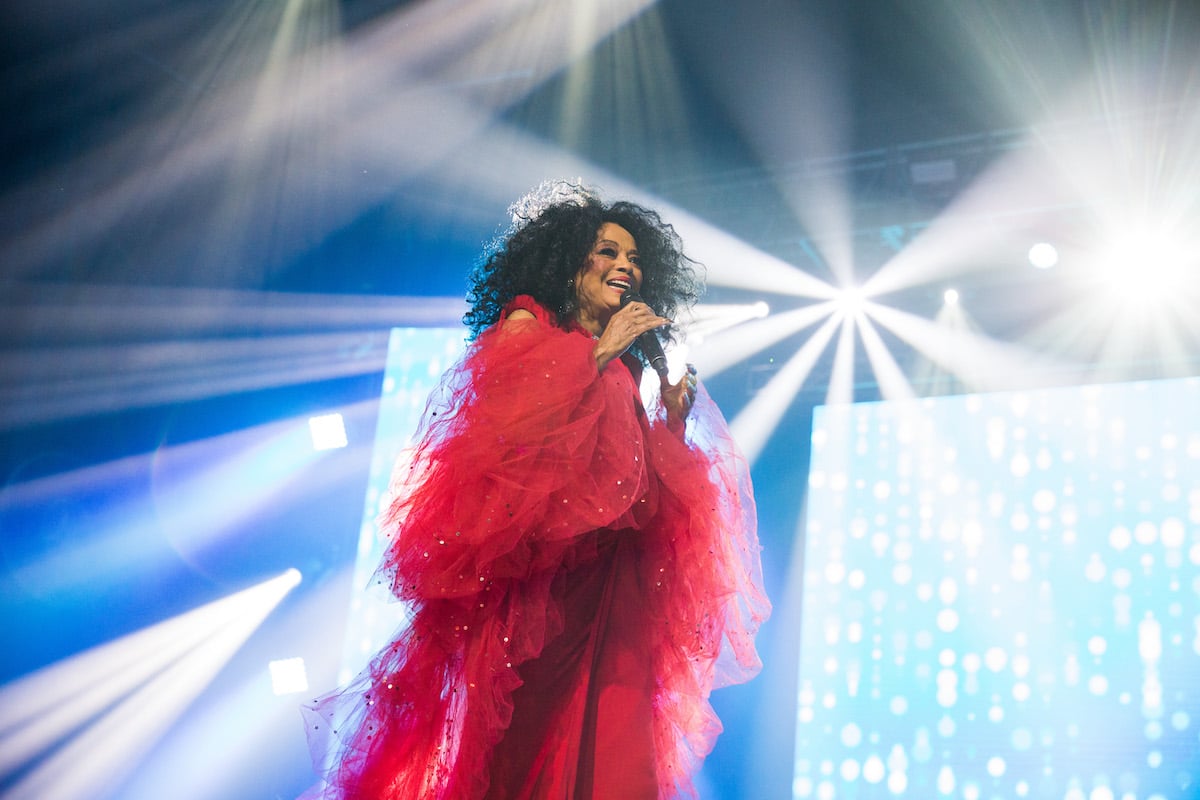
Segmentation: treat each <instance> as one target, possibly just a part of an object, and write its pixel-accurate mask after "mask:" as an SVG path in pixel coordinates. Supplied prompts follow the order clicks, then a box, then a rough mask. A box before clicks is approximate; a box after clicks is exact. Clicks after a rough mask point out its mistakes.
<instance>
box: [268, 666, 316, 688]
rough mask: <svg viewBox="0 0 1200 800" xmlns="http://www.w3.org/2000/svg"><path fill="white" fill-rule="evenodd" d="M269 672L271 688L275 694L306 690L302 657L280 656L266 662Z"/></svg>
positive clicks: (306, 684)
mask: <svg viewBox="0 0 1200 800" xmlns="http://www.w3.org/2000/svg"><path fill="white" fill-rule="evenodd" d="M267 669H269V670H270V672H271V690H272V691H273V692H275V695H276V696H280V695H285V694H299V693H301V692H307V691H308V672H307V671H306V670H305V669H304V659H303V658H282V659H278V660H276V661H272V662H270V663H269V664H267Z"/></svg>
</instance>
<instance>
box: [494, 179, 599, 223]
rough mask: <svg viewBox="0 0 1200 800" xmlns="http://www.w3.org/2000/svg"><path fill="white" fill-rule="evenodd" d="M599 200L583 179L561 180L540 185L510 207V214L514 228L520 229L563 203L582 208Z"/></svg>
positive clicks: (544, 182)
mask: <svg viewBox="0 0 1200 800" xmlns="http://www.w3.org/2000/svg"><path fill="white" fill-rule="evenodd" d="M597 199H599V196H598V194H597V193H596V191H595V190H593V189H591V188H589V187H588V186H586V185H585V184H584V182H583V178H575V179H574V180H565V179H561V178H560V179H558V180H552V181H542V182H541V183H539V184H538V186H537V188H536V189H534V190H533V191H531V192H529V194H527V195H525V196H524V197H522V198H521V199H520V200H517V201H516V202H515V203H513V204H512V205H511V206H509V207H508V213H510V214H512V222H513V227H514V228H519V227H521V226H523V225H525V224H526V223H529V222H532V221H533V220H535V219H537V218H538V217H540V216H541V215H542V212H543V211H545V210H546V209H547V208H549V207H550V206H556V205H561V204H563V203H572V204H574V205H577V206H582V205H586V204H587V203H588V202H589V201H591V200H597Z"/></svg>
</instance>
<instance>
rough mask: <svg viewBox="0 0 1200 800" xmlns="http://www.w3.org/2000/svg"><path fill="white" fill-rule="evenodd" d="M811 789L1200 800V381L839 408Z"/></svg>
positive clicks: (813, 502)
mask: <svg viewBox="0 0 1200 800" xmlns="http://www.w3.org/2000/svg"><path fill="white" fill-rule="evenodd" d="M804 582H805V583H804V591H803V610H802V625H803V628H802V632H801V640H802V643H801V647H802V651H801V669H800V676H799V703H798V708H797V726H798V728H797V740H796V764H795V779H794V787H793V788H794V792H793V793H794V796H795V797H796V798H834V797H836V798H838V799H839V800H846V799H847V798H865V797H888V796H901V795H903V796H906V797H917V798H937V797H955V798H965V799H966V800H976V799H977V798H987V799H988V800H991V799H992V798H1005V799H1009V798H1022V797H1029V798H1037V799H1038V800H1044V799H1045V798H1067V799H1068V800H1113V799H1114V798H1116V799H1117V800H1133V799H1134V798H1137V799H1138V800H1143V799H1145V798H1153V799H1154V800H1169V799H1170V798H1182V797H1195V796H1200V600H1198V596H1200V380H1197V379H1186V380H1172V381H1162V382H1147V383H1135V384H1124V385H1101V386H1087V387H1073V388H1060V389H1052V390H1042V391H1028V392H1012V393H1002V394H991V395H969V396H962V397H942V398H936V399H928V400H919V401H911V402H882V403H864V404H858V405H853V406H839V407H822V408H819V409H817V410H816V413H815V415H814V418H813V439H812V468H811V473H810V476H809V497H808V510H807V535H806V542H805V560H804Z"/></svg>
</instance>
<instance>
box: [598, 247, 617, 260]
mask: <svg viewBox="0 0 1200 800" xmlns="http://www.w3.org/2000/svg"><path fill="white" fill-rule="evenodd" d="M600 255H602V256H608V257H609V258H616V257H617V251H616V250H614V249H612V248H611V247H605V248H602V249H601V250H600Z"/></svg>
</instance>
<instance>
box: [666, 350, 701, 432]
mask: <svg viewBox="0 0 1200 800" xmlns="http://www.w3.org/2000/svg"><path fill="white" fill-rule="evenodd" d="M662 400H663V405H664V406H665V407H666V409H667V427H668V428H677V427H679V426H681V425H683V423H684V420H686V419H687V416H688V414H690V413H691V411H692V404H693V403H695V402H696V368H695V367H694V366H692V365H691V364H688V365H687V372H686V373H684V375H683V377H682V378H680V379H679V383H674V384H673V383H668V382H667V379H666V378H663V381H662Z"/></svg>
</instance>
